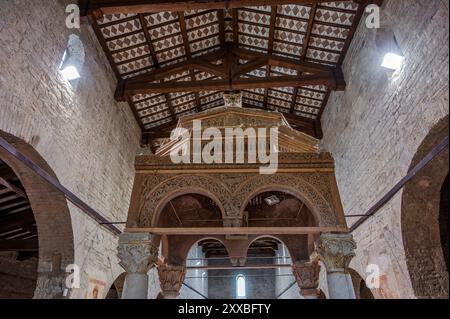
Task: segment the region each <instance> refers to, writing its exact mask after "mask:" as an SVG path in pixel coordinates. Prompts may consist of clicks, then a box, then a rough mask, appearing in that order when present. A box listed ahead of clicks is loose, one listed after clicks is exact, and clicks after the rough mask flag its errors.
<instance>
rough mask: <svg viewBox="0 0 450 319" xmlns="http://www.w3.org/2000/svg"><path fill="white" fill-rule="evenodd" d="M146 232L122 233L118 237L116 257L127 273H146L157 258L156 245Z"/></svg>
mask: <svg viewBox="0 0 450 319" xmlns="http://www.w3.org/2000/svg"><path fill="white" fill-rule="evenodd" d="M152 239H153V236H152V235H150V234H148V233H123V234H121V235H120V237H119V247H118V253H117V257H119V260H120V265H121V266H122V267H123V269H125V271H126V272H128V273H147V271H148V270H149V269H150V268H152V267H153V265H154V264H155V263H156V261H157V259H158V247H157V246H156V245H154V244H153V242H152Z"/></svg>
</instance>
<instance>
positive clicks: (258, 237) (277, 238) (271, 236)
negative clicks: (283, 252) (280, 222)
mask: <svg viewBox="0 0 450 319" xmlns="http://www.w3.org/2000/svg"><path fill="white" fill-rule="evenodd" d="M264 238H270V239H275V240H277V241H279V242H280V243H281V244H283V245H284V246H285V247H286V249H287V251H288V253H289V256H292V253H293V251H292V248H291V247H289V246H288V245H286V243H285V242H284V241H283V239H281V238H279V237H278V236H274V235H261V236H257V237H255V238H253V239H252V240H251V241H250V242H249V243H248V245H247V249H246V250H245V253H246V255H247V254H248V249H249V248H250V246H251V245H252V244H253V243H255V242H256V241H258V240H261V239H264Z"/></svg>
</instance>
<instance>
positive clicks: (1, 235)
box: [0, 160, 38, 259]
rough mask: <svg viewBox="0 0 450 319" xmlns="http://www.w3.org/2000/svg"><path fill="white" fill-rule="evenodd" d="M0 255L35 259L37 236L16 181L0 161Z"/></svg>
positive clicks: (29, 210) (20, 188)
mask: <svg viewBox="0 0 450 319" xmlns="http://www.w3.org/2000/svg"><path fill="white" fill-rule="evenodd" d="M0 251H16V252H18V257H17V258H18V259H26V258H29V257H33V256H37V252H38V234H37V228H36V222H35V220H34V215H33V211H32V210H31V206H30V202H29V200H28V197H27V195H26V194H25V191H24V189H23V187H22V184H21V183H20V180H19V179H18V178H17V176H16V175H15V174H14V172H13V171H12V170H11V168H9V167H8V166H7V165H6V164H5V163H4V162H3V161H2V160H0Z"/></svg>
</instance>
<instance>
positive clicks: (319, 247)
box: [315, 234, 356, 273]
mask: <svg viewBox="0 0 450 319" xmlns="http://www.w3.org/2000/svg"><path fill="white" fill-rule="evenodd" d="M315 249H316V252H317V255H318V256H319V258H320V260H321V261H322V262H323V263H324V264H325V267H326V268H327V272H329V273H331V272H347V270H348V266H349V264H350V261H351V260H352V258H353V257H354V256H355V249H356V243H355V241H354V240H353V236H352V235H351V234H322V235H321V236H320V237H319V239H318V240H317V241H316V243H315Z"/></svg>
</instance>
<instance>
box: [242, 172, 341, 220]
mask: <svg viewBox="0 0 450 319" xmlns="http://www.w3.org/2000/svg"><path fill="white" fill-rule="evenodd" d="M267 191H280V192H286V193H288V194H290V195H292V196H294V197H297V198H298V199H299V200H301V201H302V202H303V203H305V205H306V206H307V207H308V209H309V211H310V212H311V213H312V215H313V216H314V219H315V221H316V225H317V226H336V225H338V224H339V222H338V219H337V217H336V216H335V213H334V210H333V209H332V208H331V206H330V204H331V203H330V202H329V201H327V200H326V199H325V198H324V197H323V196H322V194H321V193H320V192H319V191H317V190H316V189H315V188H314V187H313V186H312V185H310V184H309V183H308V182H307V181H305V180H304V179H303V178H298V177H294V176H289V175H282V174H279V175H258V176H256V177H254V178H252V179H250V180H248V181H247V182H246V183H244V184H243V185H242V186H241V187H240V188H239V189H237V190H236V191H235V192H234V194H235V201H237V202H238V203H239V205H240V214H241V215H242V214H243V211H244V209H245V207H246V206H247V204H248V203H249V201H250V200H251V199H252V198H253V197H255V196H256V195H258V194H259V193H262V192H267Z"/></svg>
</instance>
